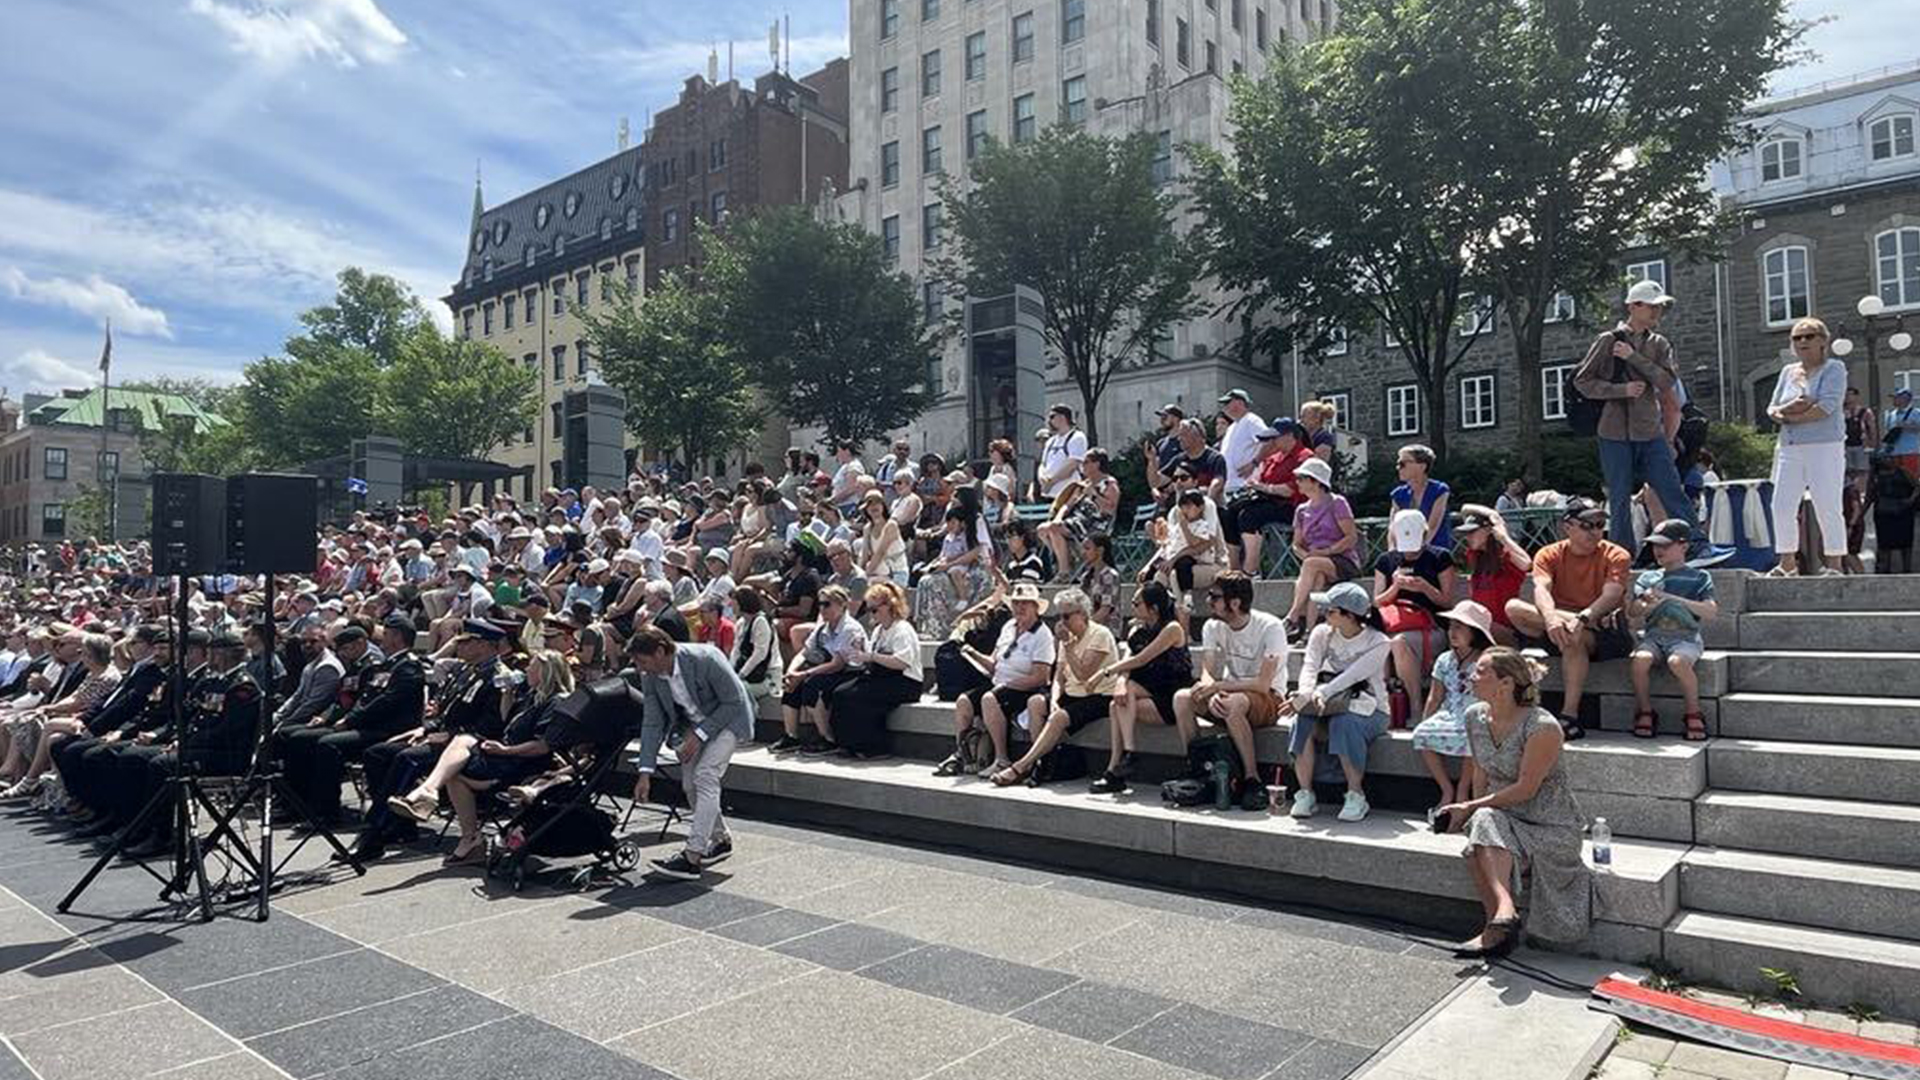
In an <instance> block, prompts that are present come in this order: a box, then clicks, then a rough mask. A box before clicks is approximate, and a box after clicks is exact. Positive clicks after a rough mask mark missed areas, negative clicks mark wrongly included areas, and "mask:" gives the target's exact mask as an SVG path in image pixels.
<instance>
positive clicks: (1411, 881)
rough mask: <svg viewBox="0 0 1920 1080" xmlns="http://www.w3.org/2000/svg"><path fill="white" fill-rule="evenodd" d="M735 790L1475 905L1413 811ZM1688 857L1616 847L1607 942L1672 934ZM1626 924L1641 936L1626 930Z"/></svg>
mask: <svg viewBox="0 0 1920 1080" xmlns="http://www.w3.org/2000/svg"><path fill="white" fill-rule="evenodd" d="M727 783H728V790H729V792H730V793H740V794H749V795H758V796H763V797H767V798H770V799H773V800H777V801H784V802H790V803H809V804H824V805H830V806H834V807H838V808H841V809H844V810H849V811H852V812H854V813H855V814H856V815H858V816H857V817H856V818H854V819H853V820H856V821H857V820H860V818H862V817H877V816H884V817H887V818H889V819H895V820H896V821H897V820H898V819H909V820H911V821H913V822H917V823H918V826H919V828H921V829H923V830H924V831H925V833H926V835H927V836H929V837H930V838H937V839H939V840H940V841H941V842H943V843H949V844H957V845H962V846H969V847H978V848H980V849H983V850H988V851H992V850H993V849H994V847H995V845H996V844H1001V843H1011V842H1012V840H1011V839H1010V838H1012V837H1018V838H1022V839H1024V840H1029V841H1035V840H1047V841H1055V842H1062V843H1065V844H1069V845H1074V846H1075V847H1076V848H1078V849H1079V853H1080V854H1081V855H1082V856H1083V857H1084V856H1086V855H1087V854H1088V852H1089V850H1091V851H1092V852H1093V853H1094V855H1095V856H1096V857H1098V858H1100V859H1102V860H1103V861H1102V862H1101V865H1102V866H1104V867H1105V868H1106V869H1107V870H1108V872H1111V873H1114V874H1116V875H1120V876H1126V875H1127V874H1128V870H1129V864H1130V863H1131V862H1132V860H1133V859H1134V857H1135V856H1136V855H1145V856H1155V857H1159V858H1161V859H1172V860H1176V861H1178V862H1181V863H1185V864H1190V865H1191V864H1200V865H1199V866H1197V867H1193V871H1194V873H1196V874H1197V875H1198V877H1199V878H1201V879H1207V878H1209V877H1213V878H1218V879H1222V880H1224V879H1225V877H1226V876H1227V875H1230V874H1231V873H1232V872H1234V871H1236V870H1254V871H1261V872H1266V873H1270V874H1275V875H1284V876H1286V877H1289V878H1304V879H1309V880H1313V881H1323V882H1337V883H1340V884H1342V885H1345V886H1353V887H1358V888H1360V889H1383V890H1395V891H1397V892H1401V893H1410V894H1415V895H1418V896H1430V897H1439V898H1445V899H1447V900H1450V901H1471V900H1472V899H1473V898H1474V891H1473V884H1472V881H1471V879H1470V878H1469V877H1468V875H1467V872H1466V869H1465V867H1464V866H1463V865H1462V863H1461V860H1460V853H1461V851H1462V847H1463V841H1462V839H1461V838H1460V837H1459V836H1448V835H1436V834H1435V833H1433V832H1432V831H1431V830H1430V829H1428V828H1427V823H1426V821H1425V820H1424V818H1422V817H1420V816H1417V815H1403V814H1394V813H1390V812H1387V811H1380V810H1376V811H1375V812H1374V813H1373V814H1371V815H1370V816H1369V817H1368V818H1367V819H1366V820H1364V821H1360V822H1352V823H1349V822H1341V821H1336V820H1335V818H1334V811H1335V809H1337V807H1332V806H1325V805H1323V806H1322V808H1321V813H1320V815H1319V816H1317V817H1315V818H1312V819H1309V820H1305V821H1300V820H1295V819H1293V818H1290V817H1287V816H1284V815H1274V814H1269V813H1266V812H1260V813H1249V812H1243V811H1239V810H1229V811H1216V810H1214V809H1212V808H1210V807H1208V808H1192V809H1174V808H1170V807H1168V806H1166V805H1165V804H1163V803H1162V802H1161V801H1160V799H1159V796H1158V793H1157V792H1154V791H1148V790H1144V789H1142V788H1136V789H1135V790H1134V791H1133V792H1132V793H1129V794H1126V795H1118V796H1114V795H1090V794H1088V793H1087V792H1086V789H1085V788H1084V786H1081V785H1078V784H1072V785H1069V784H1056V785H1050V786H1046V787H1040V788H1027V787H1020V786H1015V787H1010V788H997V787H994V786H993V785H991V784H990V783H988V782H987V781H985V780H984V779H980V778H975V777H952V778H942V777H935V776H933V775H931V773H930V772H929V770H928V769H927V768H926V767H925V766H924V765H923V764H920V763H917V762H902V761H897V760H895V761H861V762H851V761H846V760H842V759H805V758H792V757H780V758H776V757H774V756H773V755H772V754H770V753H768V752H767V751H766V750H765V749H764V748H759V747H755V748H751V749H747V750H744V751H742V752H741V753H739V754H737V755H736V756H735V757H734V759H733V762H732V764H731V766H730V767H729V769H728V773H727ZM1685 851H1686V847H1685V846H1684V845H1679V844H1668V843H1661V842H1657V841H1648V840H1622V839H1616V840H1615V842H1614V864H1613V870H1612V871H1611V872H1610V873H1606V874H1601V875H1596V878H1595V881H1596V889H1597V898H1596V904H1597V909H1596V910H1597V918H1598V919H1599V920H1601V921H1602V922H1604V923H1608V924H1613V929H1610V930H1608V931H1603V932H1602V933H1601V935H1599V936H1601V937H1608V936H1609V935H1610V939H1621V938H1626V937H1632V938H1634V939H1635V941H1636V943H1637V944H1638V945H1640V946H1642V947H1644V946H1645V945H1646V944H1647V941H1648V938H1647V936H1646V934H1645V933H1644V931H1647V930H1650V929H1656V928H1659V927H1664V926H1666V925H1667V924H1668V922H1670V921H1671V919H1672V918H1673V917H1674V915H1675V914H1676V913H1677V912H1678V911H1679V865H1680V859H1681V856H1682V855H1683V854H1684V853H1685ZM1102 852H1105V853H1106V854H1100V853H1102ZM1209 867H1211V868H1212V869H1208V868H1209ZM1329 902H1331V898H1329ZM1623 927H1624V928H1638V929H1639V930H1640V931H1642V933H1641V934H1639V935H1637V936H1636V935H1632V934H1628V933H1623V932H1622V931H1621V930H1620V929H1619V928H1623Z"/></svg>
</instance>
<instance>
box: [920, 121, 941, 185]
mask: <svg viewBox="0 0 1920 1080" xmlns="http://www.w3.org/2000/svg"><path fill="white" fill-rule="evenodd" d="M920 171H921V172H922V173H924V174H925V175H927V176H934V175H937V174H938V173H939V172H940V125H939V124H935V125H933V126H932V127H930V128H928V129H926V130H925V131H922V132H921V133H920Z"/></svg>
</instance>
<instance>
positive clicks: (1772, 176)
mask: <svg viewBox="0 0 1920 1080" xmlns="http://www.w3.org/2000/svg"><path fill="white" fill-rule="evenodd" d="M1805 153H1806V146H1805V144H1804V143H1802V142H1801V141H1800V140H1799V139H1797V138H1793V137H1791V136H1783V137H1780V138H1776V139H1768V140H1767V141H1766V142H1764V143H1761V144H1760V182H1761V183H1763V184H1771V183H1774V182H1775V181H1779V180H1792V179H1794V178H1795V177H1797V176H1799V175H1800V169H1801V166H1802V165H1803V164H1804V162H1803V160H1802V159H1803V158H1804V157H1805Z"/></svg>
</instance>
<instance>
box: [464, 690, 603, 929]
mask: <svg viewBox="0 0 1920 1080" xmlns="http://www.w3.org/2000/svg"><path fill="white" fill-rule="evenodd" d="M639 726H640V706H639V705H638V703H636V702H634V701H633V700H632V698H631V697H629V696H628V693H627V682H626V680H625V679H622V678H619V677H618V676H614V677H610V678H605V679H601V680H599V681H597V682H594V683H592V684H590V685H588V686H585V687H583V688H581V689H579V690H576V691H575V692H574V693H572V694H571V695H569V696H568V697H566V698H565V699H564V700H562V701H560V702H559V703H558V704H556V705H555V706H554V707H553V717H552V719H551V720H550V721H549V722H548V724H547V729H546V733H545V739H546V742H547V745H548V746H549V747H551V748H552V749H553V753H554V757H555V758H557V759H558V760H559V763H560V765H562V766H563V767H564V768H565V769H566V771H568V772H569V773H571V776H570V777H569V778H568V779H567V780H565V781H563V782H561V783H559V784H556V785H554V786H552V787H549V788H547V789H545V790H544V791H542V792H541V793H540V795H539V796H538V797H537V798H535V799H534V800H533V801H532V802H531V803H528V804H527V805H526V806H524V807H521V808H520V809H519V810H518V811H516V812H515V813H513V815H512V816H511V817H509V818H508V819H507V820H506V821H505V822H503V823H502V824H501V826H500V843H499V844H498V845H497V846H496V847H495V849H494V852H493V855H492V858H490V859H489V860H488V863H487V872H488V874H490V875H493V876H497V877H501V878H505V879H506V880H507V881H508V882H510V883H511V884H512V886H513V889H514V891H515V892H518V891H520V888H521V887H522V886H523V885H524V884H525V883H526V878H527V874H528V863H529V861H530V860H533V859H540V860H543V861H545V860H554V859H577V858H582V857H587V856H591V857H592V859H593V861H592V862H591V863H589V864H587V865H585V866H580V867H575V868H573V869H572V870H571V872H570V876H569V879H568V880H569V881H570V883H571V884H572V885H573V886H574V887H575V888H586V887H587V886H589V885H591V884H592V883H593V882H594V880H595V879H598V878H605V877H608V876H611V875H618V874H624V873H626V872H627V871H629V870H632V869H633V868H634V867H636V866H638V865H639V864H640V848H639V845H637V844H635V843H633V842H632V841H630V840H625V839H622V838H620V837H619V836H617V835H616V833H615V828H614V820H615V818H614V815H615V813H617V812H618V806H617V805H616V804H615V803H614V802H613V797H612V796H611V795H610V794H608V793H607V792H605V791H604V790H602V789H603V787H604V782H605V781H606V779H607V777H608V776H609V775H610V774H612V772H613V770H614V768H615V767H616V766H617V765H618V764H619V762H620V752H621V750H622V749H624V748H625V747H626V745H627V742H628V741H629V740H630V739H632V738H633V736H634V735H635V734H636V733H637V732H638V730H639ZM535 872H538V871H535Z"/></svg>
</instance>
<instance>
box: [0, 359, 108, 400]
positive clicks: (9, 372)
mask: <svg viewBox="0 0 1920 1080" xmlns="http://www.w3.org/2000/svg"><path fill="white" fill-rule="evenodd" d="M98 379H99V369H98V368H97V367H88V366H87V365H85V364H76V363H73V362H71V361H68V360H62V359H60V358H59V357H57V356H55V355H53V354H52V353H49V352H47V351H46V350H44V349H28V350H27V351H25V352H23V353H20V354H19V355H17V356H15V357H14V358H13V359H12V360H10V361H7V362H6V363H0V386H4V388H5V389H6V390H7V391H9V392H10V393H24V392H26V391H29V390H63V389H66V388H68V387H86V386H92V385H93V384H94V383H95V382H97V381H98Z"/></svg>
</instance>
